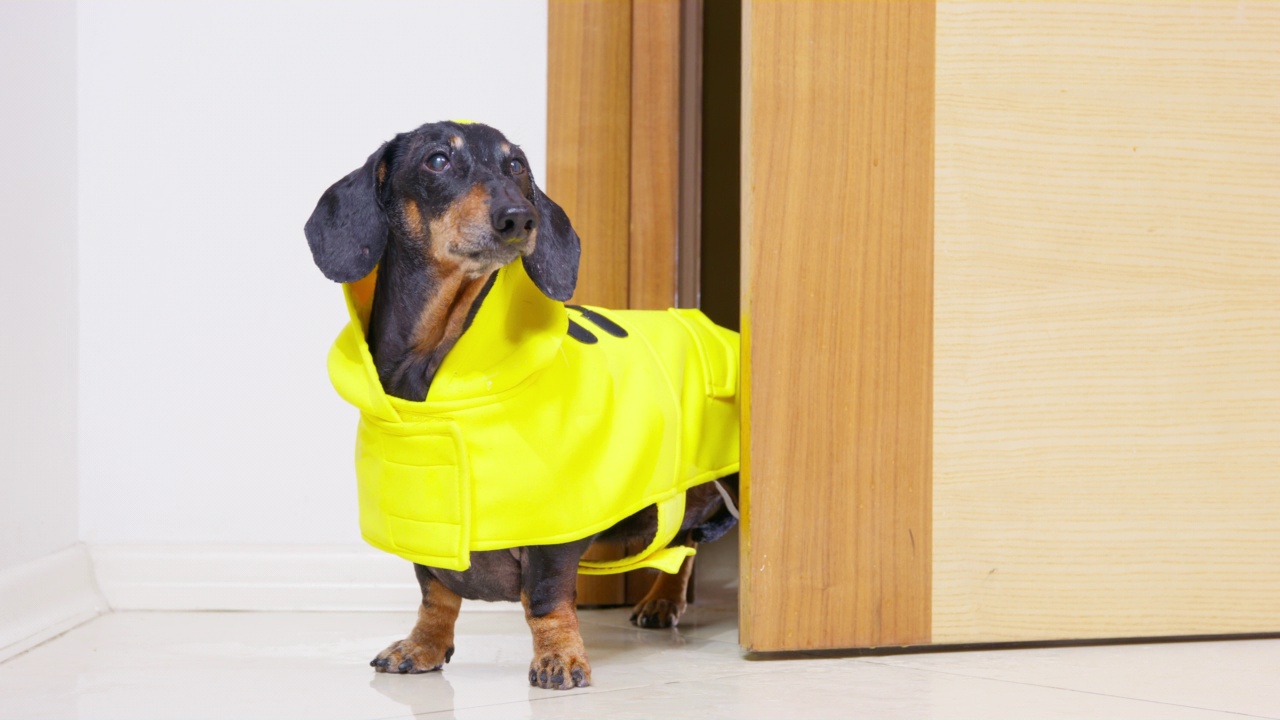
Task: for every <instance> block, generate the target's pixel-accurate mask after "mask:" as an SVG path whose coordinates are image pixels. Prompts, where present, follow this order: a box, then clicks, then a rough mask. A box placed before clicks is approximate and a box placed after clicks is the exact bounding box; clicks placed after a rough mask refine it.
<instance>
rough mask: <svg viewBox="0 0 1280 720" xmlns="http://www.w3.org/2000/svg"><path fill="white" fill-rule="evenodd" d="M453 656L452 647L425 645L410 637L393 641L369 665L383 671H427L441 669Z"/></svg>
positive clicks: (402, 673)
mask: <svg viewBox="0 0 1280 720" xmlns="http://www.w3.org/2000/svg"><path fill="white" fill-rule="evenodd" d="M452 657H453V648H452V647H439V646H434V645H424V644H421V643H418V642H415V641H414V640H412V639H410V638H405V639H404V640H400V641H398V642H393V643H391V644H390V645H389V646H387V649H386V650H383V651H382V652H380V653H378V657H376V658H374V659H372V660H370V661H369V665H371V666H373V668H374V669H375V670H377V671H378V672H381V673H400V674H401V675H405V674H411V673H425V672H431V671H432V670H439V669H440V668H442V667H444V664H445V663H447V662H449V659H450V658H452Z"/></svg>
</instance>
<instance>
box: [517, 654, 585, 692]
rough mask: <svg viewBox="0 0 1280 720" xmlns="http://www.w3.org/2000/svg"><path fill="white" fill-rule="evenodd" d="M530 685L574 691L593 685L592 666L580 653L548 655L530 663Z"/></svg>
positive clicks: (534, 659) (537, 657)
mask: <svg viewBox="0 0 1280 720" xmlns="http://www.w3.org/2000/svg"><path fill="white" fill-rule="evenodd" d="M529 684H530V685H532V686H534V687H540V688H545V689H547V690H572V689H574V688H575V687H587V686H588V685H590V684H591V665H589V664H588V663H587V656H586V655H582V654H578V653H548V654H546V655H539V656H536V657H534V658H533V662H531V663H529Z"/></svg>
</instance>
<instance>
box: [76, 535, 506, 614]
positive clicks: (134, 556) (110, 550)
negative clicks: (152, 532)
mask: <svg viewBox="0 0 1280 720" xmlns="http://www.w3.org/2000/svg"><path fill="white" fill-rule="evenodd" d="M89 552H90V554H91V555H92V557H93V564H94V568H95V570H96V572H97V577H98V584H99V586H100V587H101V588H102V592H103V594H104V595H105V596H106V598H107V601H108V602H109V603H110V604H111V607H112V609H114V610H260V611H288V610H301V611H312V610H314V611H335V610H350V611H356V610H384V611H385V610H394V611H401V612H409V611H413V610H416V609H417V607H418V604H419V603H420V602H422V595H421V592H420V591H419V589H418V582H417V580H416V579H415V578H414V573H413V565H412V563H410V562H409V561H407V560H402V559H400V558H398V557H395V556H394V555H389V554H387V553H384V552H380V551H377V550H374V549H373V548H368V547H363V546H345V545H341V546H333V545H330V546H325V545H297V546H294V545H93V546H91V547H90V549H89ZM462 607H463V610H464V612H465V611H471V610H486V609H495V610H511V609H513V608H514V609H519V606H518V605H515V606H513V605H511V604H508V603H479V602H465V603H463V605H462Z"/></svg>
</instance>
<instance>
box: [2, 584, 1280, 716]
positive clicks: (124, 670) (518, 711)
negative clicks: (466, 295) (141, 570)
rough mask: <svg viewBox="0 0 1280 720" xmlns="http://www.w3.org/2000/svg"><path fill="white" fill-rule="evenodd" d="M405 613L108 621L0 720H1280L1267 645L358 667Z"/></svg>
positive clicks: (35, 667)
mask: <svg viewBox="0 0 1280 720" xmlns="http://www.w3.org/2000/svg"><path fill="white" fill-rule="evenodd" d="M413 620H414V616H413V614H412V613H164V612H150V613H144V612H135V613H128V612H125V613H114V614H110V615H105V616H103V617H100V618H98V619H96V620H94V621H92V622H90V623H88V624H86V625H83V626H81V627H79V628H77V629H75V630H73V631H72V632H70V633H68V634H66V635H64V636H62V637H60V638H57V639H55V640H53V641H50V642H48V643H46V644H44V645H42V646H40V647H37V648H35V649H33V650H31V651H29V652H27V653H25V654H23V655H20V656H18V657H16V658H13V659H11V660H9V661H8V662H6V663H4V664H0V718H4V719H8V718H27V719H34V718H104V719H105V718H135V719H146V718H173V717H183V718H193V719H194V718H237V719H239V718H246V719H247V718H268V717H270V718H309V719H324V718H342V719H344V720H360V719H364V718H368V719H374V718H400V717H411V716H415V715H420V716H426V717H431V716H435V715H439V716H446V717H448V716H452V717H458V718H564V717H609V718H647V717H661V718H684V717H688V718H715V717H732V718H757V717H759V718H777V717H806V718H812V717H833V718H834V717H839V718H851V717H862V718H896V717H904V718H905V717H911V718H921V717H928V718H933V717H938V718H946V717H955V718H973V717H982V718H1003V717H1009V718H1026V717H1036V718H1075V717H1125V718H1148V717H1150V718H1213V717H1218V718H1226V717H1237V718H1238V717H1240V716H1241V715H1247V716H1256V717H1271V718H1280V682H1276V677H1277V676H1278V675H1280V640H1248V641H1234V642H1205V643H1176V644H1157V645H1123V646H1109V647H1078V648H1049V649H1032V650H1026V649H1023V650H1001V651H983V652H954V653H931V654H919V655H897V656H889V657H861V658H826V657H824V658H799V659H788V660H757V659H746V658H745V657H744V654H743V653H742V651H741V650H740V649H739V648H738V645H737V631H736V619H735V616H734V613H733V610H732V609H729V608H725V607H720V608H718V609H717V608H711V609H708V608H705V607H703V608H699V607H694V608H691V609H690V611H689V614H688V615H686V617H685V620H684V621H683V622H682V623H681V626H680V628H679V629H677V630H673V631H665V630H664V631H655V630H638V629H636V628H633V627H631V626H630V625H629V624H628V622H627V612H626V611H625V610H594V611H585V612H583V613H582V631H583V636H584V638H585V640H586V643H587V650H588V653H589V655H590V657H591V661H592V666H593V672H594V679H595V684H594V686H592V687H590V688H586V689H581V690H575V691H570V692H557V691H551V690H539V689H533V688H530V687H528V685H527V681H526V680H525V675H526V668H527V666H528V661H529V654H530V647H531V645H530V640H529V632H528V629H527V628H526V626H525V623H524V618H523V616H522V615H521V613H520V612H519V610H518V607H512V611H511V612H505V611H502V612H471V613H466V612H464V613H463V615H462V617H461V618H460V619H459V625H458V633H457V638H458V640H457V645H458V650H457V654H456V655H455V656H454V658H453V662H452V663H451V664H449V665H448V666H447V667H446V668H445V670H444V672H442V673H430V674H427V675H415V676H402V675H378V674H375V673H374V672H373V671H372V670H371V668H369V667H368V665H367V663H368V661H369V659H370V658H372V657H373V655H374V654H375V653H376V652H377V651H378V650H379V649H381V648H382V647H383V646H384V645H386V644H387V643H389V642H391V641H392V640H395V639H398V638H400V637H402V636H403V635H404V633H405V632H406V631H407V630H408V628H409V627H410V626H411V625H412V623H413Z"/></svg>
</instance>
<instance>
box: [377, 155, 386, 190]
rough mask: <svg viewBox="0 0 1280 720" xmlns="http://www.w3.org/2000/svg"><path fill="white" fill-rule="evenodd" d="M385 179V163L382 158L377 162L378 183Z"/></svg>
mask: <svg viewBox="0 0 1280 720" xmlns="http://www.w3.org/2000/svg"><path fill="white" fill-rule="evenodd" d="M386 180H387V163H386V161H385V160H384V161H382V162H380V163H378V184H379V185H381V184H382V183H384V182H386Z"/></svg>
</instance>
